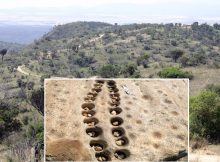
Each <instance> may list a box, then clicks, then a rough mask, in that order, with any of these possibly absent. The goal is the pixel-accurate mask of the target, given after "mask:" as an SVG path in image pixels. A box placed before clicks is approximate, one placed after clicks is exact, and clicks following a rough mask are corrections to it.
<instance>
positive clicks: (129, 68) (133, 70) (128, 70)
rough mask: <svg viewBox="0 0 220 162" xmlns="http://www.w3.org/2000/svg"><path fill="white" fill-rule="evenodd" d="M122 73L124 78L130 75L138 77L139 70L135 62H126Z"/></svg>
mask: <svg viewBox="0 0 220 162" xmlns="http://www.w3.org/2000/svg"><path fill="white" fill-rule="evenodd" d="M122 73H123V74H124V77H125V78H128V77H132V78H139V77H140V72H139V70H138V69H137V66H136V65H135V64H132V63H130V64H126V65H125V66H124V67H123V69H122Z"/></svg>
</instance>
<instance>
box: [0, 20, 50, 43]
mask: <svg viewBox="0 0 220 162" xmlns="http://www.w3.org/2000/svg"><path fill="white" fill-rule="evenodd" d="M51 28H52V26H31V25H5V24H4V25H0V41H4V42H12V43H19V44H29V43H32V42H33V41H34V40H35V39H38V38H40V37H42V36H43V35H44V34H45V33H47V32H49V30H50V29H51Z"/></svg>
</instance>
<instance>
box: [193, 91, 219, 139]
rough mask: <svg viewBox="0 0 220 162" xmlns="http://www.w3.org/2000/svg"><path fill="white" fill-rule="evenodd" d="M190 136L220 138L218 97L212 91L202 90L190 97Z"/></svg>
mask: <svg viewBox="0 0 220 162" xmlns="http://www.w3.org/2000/svg"><path fill="white" fill-rule="evenodd" d="M190 132H191V136H200V137H205V138H206V137H207V136H210V138H211V139H215V140H217V139H220V138H219V134H220V97H219V95H218V94H216V93H215V92H213V91H210V90H205V91H202V92H201V93H200V94H199V95H198V96H196V97H193V98H191V99H190Z"/></svg>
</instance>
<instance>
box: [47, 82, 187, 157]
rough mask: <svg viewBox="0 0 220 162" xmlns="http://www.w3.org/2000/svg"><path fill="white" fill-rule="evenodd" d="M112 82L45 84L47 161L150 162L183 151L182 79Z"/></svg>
mask: <svg viewBox="0 0 220 162" xmlns="http://www.w3.org/2000/svg"><path fill="white" fill-rule="evenodd" d="M114 81H115V83H113V84H114V85H108V81H107V80H105V81H104V83H100V84H101V86H100V87H101V88H100V87H99V86H98V84H97V81H95V80H79V79H78V80H77V79H76V80H71V79H63V80H60V79H49V80H46V83H45V86H46V87H45V98H46V103H45V105H46V110H45V112H46V127H45V131H46V157H47V159H48V160H70V159H71V160H80V161H86V160H105V159H106V160H112V161H114V160H122V159H123V160H128V161H143V160H145V161H152V160H161V159H165V158H167V157H170V156H171V157H172V155H176V154H177V153H178V152H179V151H181V150H187V148H188V80H186V79H179V80H130V79H129V80H123V79H117V80H114ZM107 85H108V86H107ZM95 86H96V87H95ZM112 87H113V88H112ZM99 88H100V89H101V90H100V89H99ZM97 89H98V90H97ZM95 90H97V93H96V95H95V97H94V98H91V100H89V97H91V96H87V95H88V93H89V92H90V95H91V94H94V93H95V92H96V91H95ZM110 94H112V95H110ZM88 102H89V103H92V104H94V106H93V105H89V106H88V105H87V107H86V106H85V103H88ZM83 104H84V106H82V105H83ZM86 113H87V114H86ZM88 114H90V115H88ZM113 123H114V125H113ZM60 141H61V142H60ZM119 142H120V144H119ZM71 143H72V144H71ZM94 148H98V149H96V150H95V149H94ZM58 155H59V158H57V159H56V157H58ZM61 155H63V158H60V156H61ZM70 157H71V158H70ZM52 158H55V159H52Z"/></svg>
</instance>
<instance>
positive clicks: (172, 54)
mask: <svg viewBox="0 0 220 162" xmlns="http://www.w3.org/2000/svg"><path fill="white" fill-rule="evenodd" d="M183 54H184V51H183V50H181V49H174V50H172V51H170V57H171V58H172V59H173V60H174V61H175V62H176V61H177V60H178V59H179V58H180V57H181V56H182V55H183Z"/></svg>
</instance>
